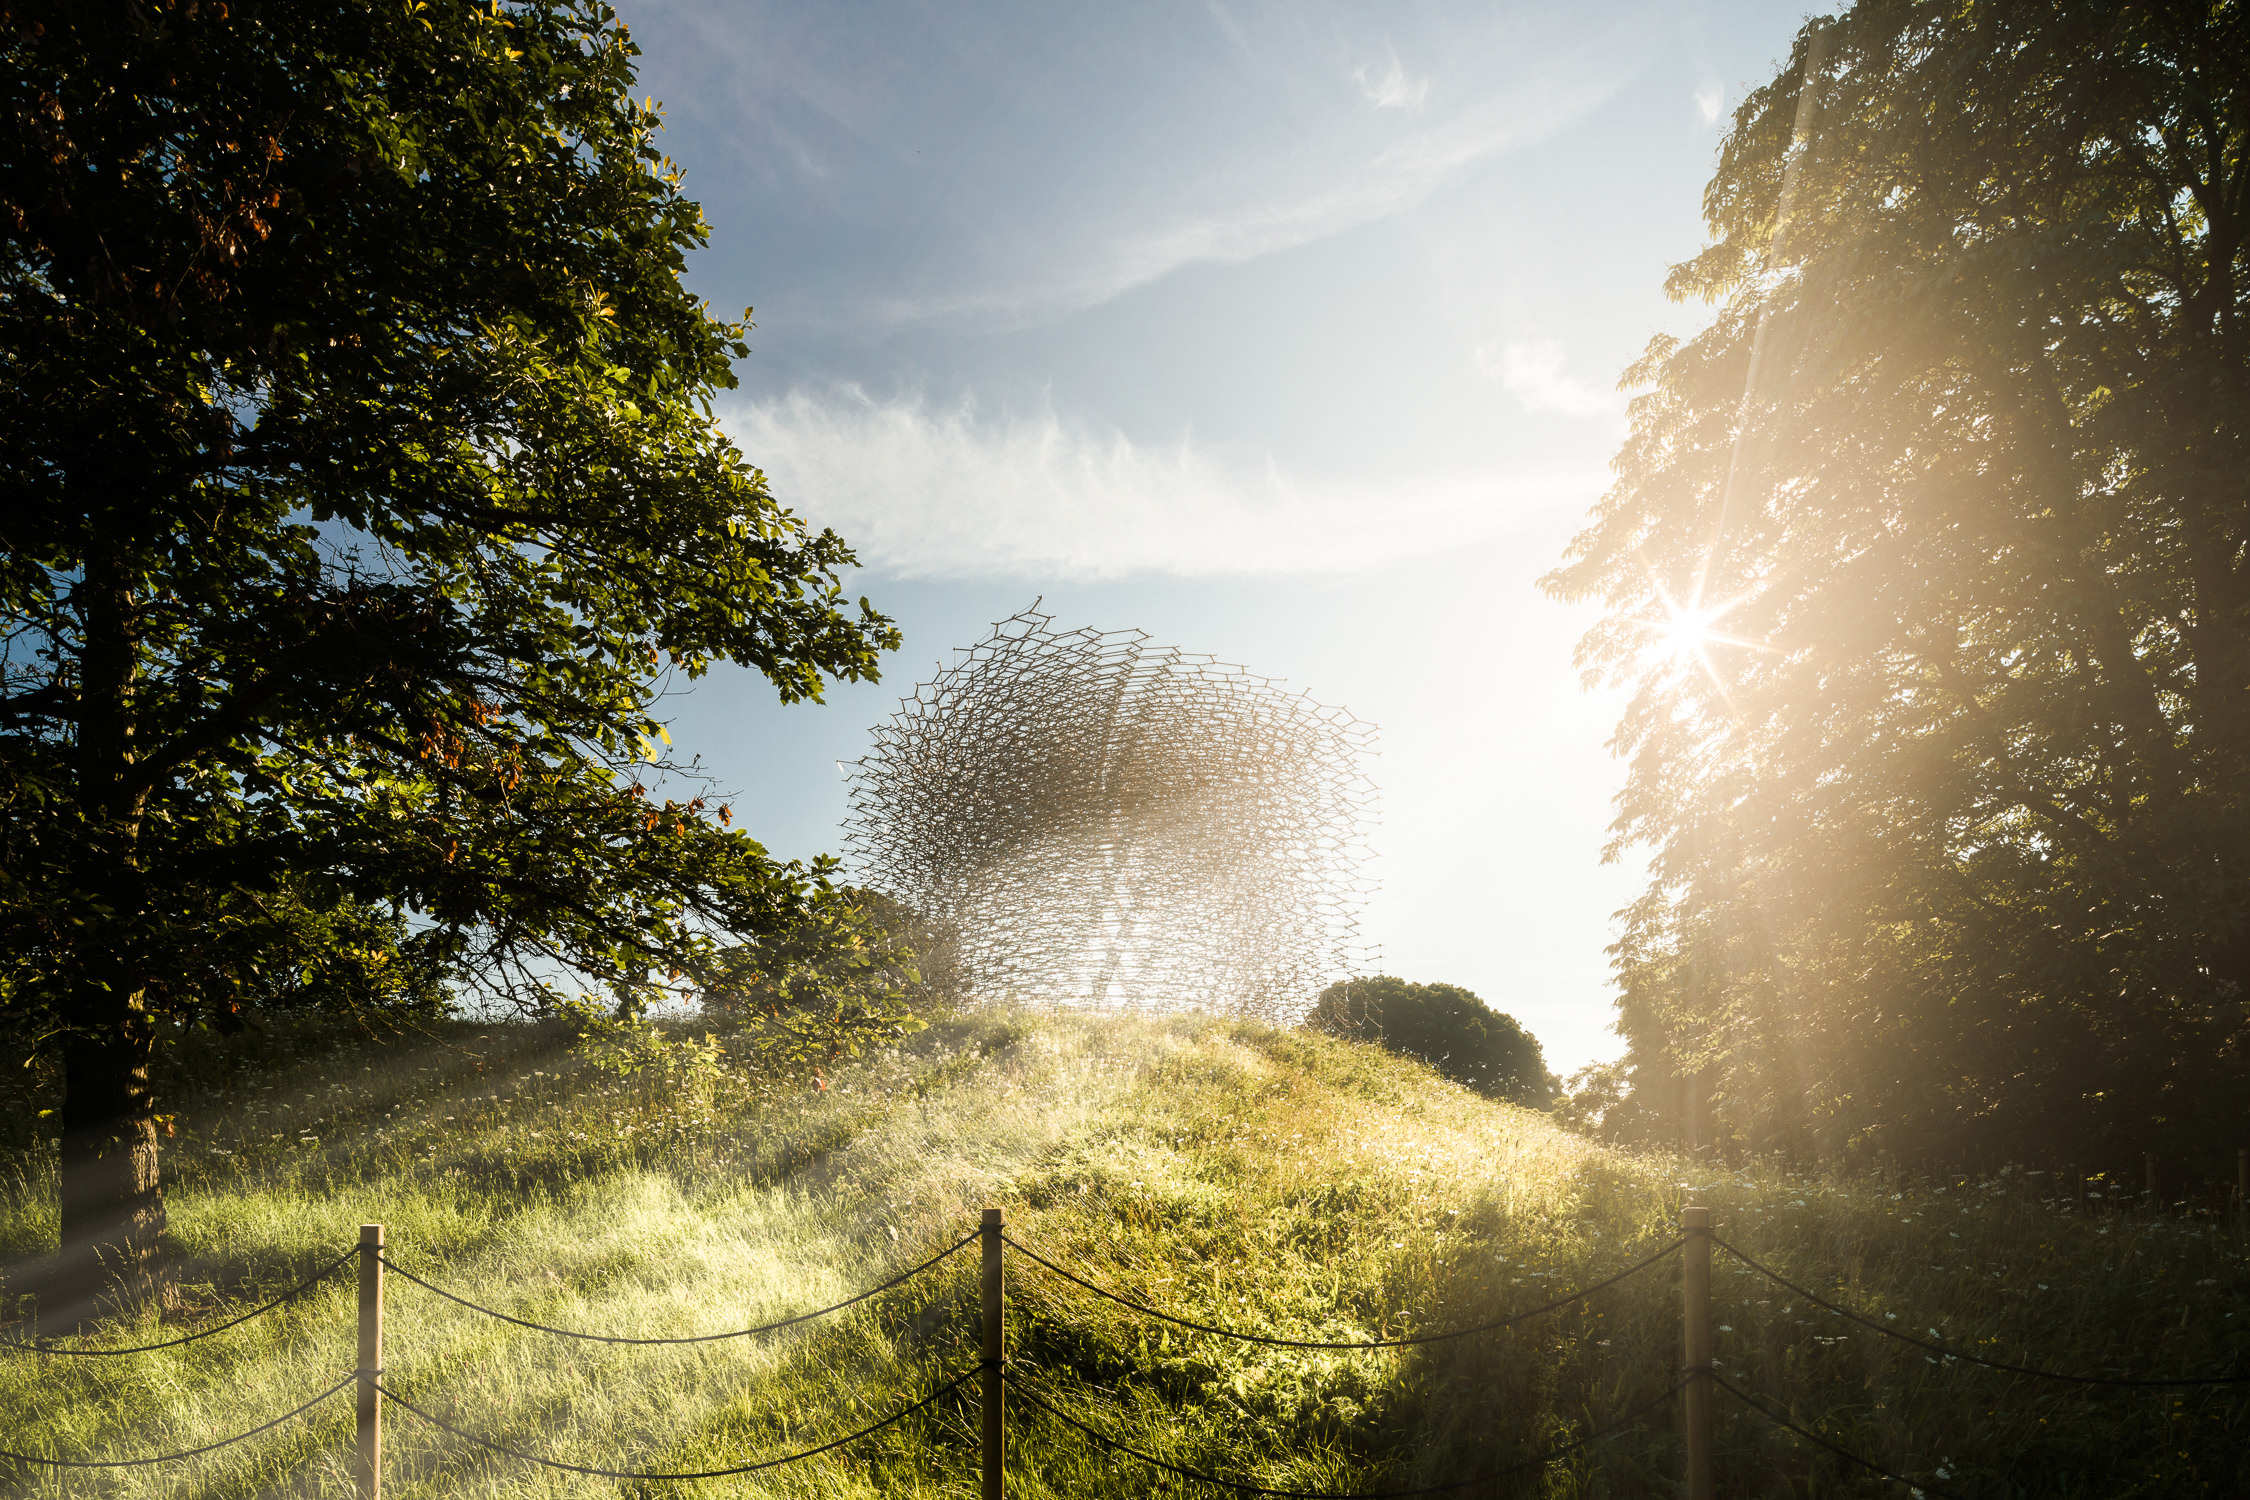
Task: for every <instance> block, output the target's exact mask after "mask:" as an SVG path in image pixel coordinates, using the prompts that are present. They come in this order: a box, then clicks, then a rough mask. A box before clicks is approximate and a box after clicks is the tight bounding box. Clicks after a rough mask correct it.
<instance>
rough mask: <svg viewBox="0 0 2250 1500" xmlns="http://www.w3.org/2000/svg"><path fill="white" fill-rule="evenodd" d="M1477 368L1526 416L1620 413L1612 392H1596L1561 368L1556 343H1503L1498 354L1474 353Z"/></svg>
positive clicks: (1485, 350)
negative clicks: (1529, 414) (1528, 414)
mask: <svg viewBox="0 0 2250 1500" xmlns="http://www.w3.org/2000/svg"><path fill="white" fill-rule="evenodd" d="M1476 362H1477V368H1478V369H1479V370H1480V371H1482V372H1483V373H1484V375H1485V376H1486V377H1487V378H1489V379H1492V380H1497V381H1499V382H1500V388H1501V389H1502V390H1504V391H1506V392H1507V393H1508V394H1509V395H1511V396H1513V397H1515V398H1516V401H1517V402H1518V403H1519V404H1520V405H1521V406H1522V407H1523V409H1524V410H1525V411H1528V412H1556V413H1559V414H1560V415H1563V416H1566V417H1599V416H1607V415H1610V414H1612V413H1615V412H1617V411H1619V410H1620V409H1622V407H1623V406H1624V401H1623V399H1622V398H1621V397H1620V396H1618V394H1617V393H1616V392H1615V391H1604V390H1598V389H1596V388H1595V387H1593V386H1590V385H1588V384H1586V383H1585V382H1584V381H1582V380H1580V379H1579V378H1578V377H1577V376H1575V375H1572V374H1571V373H1569V372H1568V371H1567V370H1565V369H1564V368H1563V346H1562V341H1561V340H1559V339H1543V340H1541V341H1539V342H1538V343H1506V344H1502V345H1501V346H1500V347H1499V348H1498V349H1497V350H1494V349H1489V348H1480V349H1478V350H1477V351H1476Z"/></svg>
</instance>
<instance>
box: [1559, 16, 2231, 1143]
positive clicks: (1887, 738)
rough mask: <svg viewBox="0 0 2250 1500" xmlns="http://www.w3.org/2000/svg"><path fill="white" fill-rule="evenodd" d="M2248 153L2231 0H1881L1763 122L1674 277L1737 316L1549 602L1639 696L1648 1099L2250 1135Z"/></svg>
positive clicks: (1874, 1137)
mask: <svg viewBox="0 0 2250 1500" xmlns="http://www.w3.org/2000/svg"><path fill="white" fill-rule="evenodd" d="M1823 53H1824V57H1823V56H1822V54H1823ZM1808 58H1810V60H1811V64H1812V65H1811V66H1810V67H1809V68H1808V66H1807V63H1808ZM1808 75H1809V81H1807V79H1808ZM1806 91H1809V92H1810V95H1811V97H1810V98H1802V97H1801V94H1802V93H1804V92H1806ZM1801 104H1802V105H1805V106H1807V110H1806V114H1807V117H1808V118H1807V124H1808V125H1809V127H1810V128H1809V129H1806V130H1805V131H1804V132H1803V135H1802V141H1803V144H1802V145H1801V147H1797V148H1793V147H1792V145H1791V142H1792V140H1793V139H1795V138H1797V136H1798V122H1799V119H1800V105H1801ZM2246 140H2250V21H2246V17H2245V7H2244V6H2242V5H2241V4H2239V3H2228V0H2221V3H2218V4H2208V3H2198V4H2167V3H2141V4H2123V5H2120V4H2116V3H2099V4H2097V3H2075V0H1968V3H1931V0H1865V3H1862V4H1859V5H1857V6H1855V7H1854V8H1853V9H1852V10H1851V11H1850V12H1849V13H1848V14H1847V15H1845V16H1843V17H1842V18H1841V19H1840V20H1837V21H1834V22H1826V23H1815V24H1814V25H1811V26H1808V27H1807V28H1806V30H1805V32H1804V33H1803V34H1802V35H1801V36H1800V38H1799V41H1798V46H1797V49H1796V53H1795V56H1794V57H1793V59H1792V61H1791V63H1790V65H1789V66H1788V67H1787V68H1786V69H1785V70H1784V71H1783V72H1782V73H1781V74H1780V75H1779V76H1778V77H1776V78H1775V79H1774V80H1773V81H1772V82H1771V83H1769V84H1767V85H1766V86H1765V87H1763V88H1761V89H1759V90H1758V91H1757V92H1756V93H1754V94H1752V95H1751V96H1750V97H1749V98H1747V99H1746V100H1744V102H1743V104H1742V107H1741V109H1740V110H1739V111H1738V112H1737V114H1736V116H1735V119H1734V124H1733V128H1732V130H1731V132H1730V133H1729V135H1728V136H1727V138H1726V140H1725V143H1724V145H1723V148H1722V151H1721V156H1720V162H1719V168H1718V173H1717V175H1716V177H1715V178H1714V179H1713V181H1712V183H1711V185H1710V187H1709V189H1708V191H1707V193H1706V195H1705V209H1706V214H1707V217H1708V221H1709V225H1710V229H1711V233H1712V236H1713V243H1712V244H1711V245H1710V247H1709V248H1708V249H1707V250H1705V251H1704V252H1703V253H1702V254H1701V255H1699V256H1697V257H1696V258H1695V259H1693V260H1691V261H1689V262H1687V263H1685V264H1683V265H1680V266H1678V267H1676V268H1675V269H1674V271H1673V273H1672V277H1671V281H1670V284H1669V289H1670V290H1671V292H1672V293H1673V295H1674V296H1675V297H1679V298H1689V297H1695V298H1703V299H1707V300H1710V301H1713V302H1716V303H1718V304H1720V311H1719V313H1718V316H1717V318H1716V320H1715V321H1714V322H1713V324H1712V325H1711V326H1710V327H1709V328H1708V329H1706V330H1705V331H1704V332H1703V333H1701V334H1700V335H1698V336H1696V337H1694V338H1692V339H1689V340H1686V341H1684V342H1678V341H1674V340H1671V339H1668V338H1660V339H1658V340H1656V341H1655V342H1654V343H1652V344H1651V346H1650V347H1649V349H1648V351H1647V354H1646V356H1645V357H1644V359H1643V360H1642V361H1641V362H1640V363H1639V364H1638V365H1637V366H1635V367H1634V369H1633V370H1631V371H1630V372H1628V377H1627V378H1628V380H1630V381H1633V382H1637V383H1640V384H1644V385H1647V386H1648V387H1650V389H1648V390H1647V392H1646V393H1645V394H1642V395H1641V396H1639V397H1638V398H1637V399H1636V401H1635V403H1634V406H1633V414H1632V429H1631V435H1630V436H1629V438H1628V439H1627V441H1626V443H1625V446H1624V448H1623V450H1622V451H1621V453H1620V454H1619V456H1618V459H1617V463H1616V469H1617V473H1618V481H1617V484H1616V486H1615V487H1614V488H1613V489H1612V490H1611V491H1610V493H1609V494H1608V495H1607V496H1606V497H1605V498H1604V500H1603V501H1602V502H1601V504H1600V505H1599V507H1598V508H1597V509H1596V511H1595V513H1594V518H1593V521H1592V524H1591V525H1590V526H1589V527H1588V529H1587V530H1586V531H1585V532H1584V533H1583V534H1582V535H1581V536H1580V537H1579V538H1578V540H1577V542H1576V543H1575V544H1574V547H1573V549H1572V553H1571V557H1570V559H1569V561H1568V562H1567V563H1566V564H1565V565H1564V566H1563V567H1561V568H1560V569H1558V570H1557V571H1556V572H1555V573H1554V574H1552V575H1551V576H1550V577H1549V579H1548V580H1547V585H1548V587H1549V588H1550V590H1551V591H1553V592H1554V593H1556V594H1558V595H1561V596H1563V597H1566V598H1572V599H1588V598H1592V599H1600V600H1602V601H1603V602H1604V603H1605V605H1606V612H1605V617H1604V619H1603V620H1602V622H1601V623H1600V624H1599V625H1598V626H1597V627H1596V628H1595V629H1594V630H1593V632H1592V633H1591V634H1590V635H1589V636H1588V637H1587V640H1586V642H1585V644H1584V646H1583V648H1582V654H1581V661H1582V664H1584V665H1585V666H1587V667H1588V668H1589V669H1590V670H1592V671H1594V672H1597V673H1606V674H1610V675H1612V676H1614V677H1617V678H1621V679H1629V680H1631V681H1632V682H1633V683H1634V685H1635V686H1636V688H1637V692H1636V695H1635V697H1634V698H1633V700H1632V702H1631V706H1630V707H1629V709H1628V710H1627V713H1626V716H1625V718H1624V721H1623V723H1622V725H1621V726H1620V728H1619V731H1618V740H1617V744H1618V746H1619V748H1620V749H1621V750H1623V751H1625V752H1628V753H1629V755H1630V770H1629V774H1628V780H1627V784H1626V786H1625V789H1624V791H1623V793H1622V794H1621V799H1620V802H1619V816H1618V820H1617V823H1616V826H1615V833H1616V837H1617V840H1618V844H1619V846H1620V847H1622V846H1625V845H1631V844H1636V843H1640V844H1646V845H1648V846H1651V847H1652V848H1653V853H1654V860H1653V876H1652V881H1651V884H1650V886H1649V889H1648V890H1647V892H1646V894H1645V895H1644V896H1643V897H1642V898H1641V899H1640V900H1639V902H1638V903H1637V904H1636V905H1635V906H1634V907H1633V908H1632V909H1631V911H1630V913H1629V917H1628V922H1627V926H1626V930H1625V933H1624V936H1623V938H1622V940H1621V942H1620V944H1619V945H1618V947H1617V949H1616V950H1615V954H1616V959H1617V967H1618V973H1619V977H1620V979H1621V982H1622V988H1623V994H1622V1000H1621V1004H1622V1019H1623V1025H1624V1028H1625V1030H1626V1031H1627V1033H1628V1035H1629V1037H1630V1043H1631V1059H1630V1060H1631V1064H1632V1071H1633V1074H1634V1078H1635V1082H1636V1088H1635V1090H1634V1098H1633V1100H1632V1101H1631V1108H1632V1109H1633V1110H1636V1111H1638V1112H1639V1114H1640V1116H1641V1118H1642V1119H1643V1120H1644V1121H1645V1122H1647V1123H1649V1124H1651V1125H1654V1126H1658V1127H1661V1128H1664V1129H1666V1130H1693V1129H1696V1128H1698V1127H1697V1126H1696V1125H1695V1123H1694V1122H1693V1121H1692V1120H1691V1119H1687V1118H1683V1115H1684V1114H1687V1113H1692V1112H1694V1111H1695V1110H1696V1108H1697V1107H1698V1106H1696V1105H1695V1104H1694V1103H1693V1101H1694V1100H1695V1098H1696V1097H1697V1096H1698V1095H1699V1094H1700V1095H1702V1096H1703V1097H1704V1098H1705V1100H1706V1101H1707V1103H1706V1105H1705V1106H1702V1107H1703V1108H1707V1110H1708V1122H1707V1125H1706V1126H1705V1127H1702V1128H1705V1129H1707V1131H1708V1135H1707V1138H1708V1139H1712V1140H1716V1141H1720V1142H1727V1141H1732V1142H1736V1143H1742V1144H1749V1145H1754V1146H1793V1147H1797V1148H1802V1149H1812V1150H1843V1149H1850V1148H1872V1149H1882V1150H1888V1151H1892V1152H1895V1153H1898V1154H1901V1155H1913V1154H1919V1153H1922V1152H1926V1151H1930V1150H1940V1151H1943V1150H1949V1149H1958V1148H1965V1147H1967V1146H1970V1145H1976V1146H1981V1147H1988V1148H1992V1149H1996V1150H2002V1151H2010V1150H2016V1151H2045V1150H2048V1149H2052V1148H2054V1147H2058V1146H2060V1145H2062V1144H2064V1143H2065V1142H2073V1143H2077V1144H2080V1145H2084V1146H2088V1147H2092V1148H2099V1147H2101V1146H2102V1145H2104V1144H2107V1145H2109V1146H2112V1147H2115V1148H2119V1149H2122V1148H2123V1147H2125V1146H2127V1145H2133V1146H2147V1147H2154V1148H2157V1149H2165V1148H2167V1147H2168V1146H2172V1145H2175V1144H2177V1143H2181V1142H2185V1141H2188V1140H2191V1139H2193V1138H2194V1137H2195V1135H2196V1134H2197V1133H2198V1132H2199V1131H2201V1130H2204V1129H2208V1128H2210V1127H2212V1126H2213V1125H2215V1124H2216V1123H2218V1122H2220V1121H2225V1122H2227V1124H2228V1125H2229V1126H2230V1127H2232V1128H2231V1129H2230V1130H2229V1131H2227V1132H2226V1133H2225V1134H2224V1138H2225V1139H2229V1140H2232V1139H2236V1138H2237V1137H2238V1135H2239V1128H2240V1127H2241V1126H2242V1124H2243V1123H2244V1111H2245V1108H2246V1106H2250V1089H2245V1088H2244V1086H2243V1085H2244V1082H2245V1079H2244V1072H2243V1061H2244V1057H2243V1049H2244V1045H2245V1042H2246V1040H2250V1008H2246V1004H2245V1002H2246V1001H2250V503H2246V502H2250V430H2246V429H2250V329H2246V326H2245V314H2246V313H2250V305H2246V302H2245V297H2246V296H2250V263H2246V256H2250V159H2246V155H2245V145H2246ZM1785 197H1786V199H1787V200H1788V201H1787V202H1786V203H1785V202H1784V199H1785ZM1785 221H1786V222H1785ZM1746 392H1747V394H1746Z"/></svg>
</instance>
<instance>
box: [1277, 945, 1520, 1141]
mask: <svg viewBox="0 0 2250 1500" xmlns="http://www.w3.org/2000/svg"><path fill="white" fill-rule="evenodd" d="M1305 1025H1306V1026H1307V1027H1308V1028H1309V1029H1311V1030H1313V1031H1319V1032H1324V1033H1326V1034H1327V1035H1330V1036H1340V1037H1350V1038H1353V1039H1356V1040H1359V1041H1366V1042H1374V1043H1375V1044H1377V1045H1378V1046H1381V1047H1384V1048H1387V1049H1388V1050H1390V1051H1392V1052H1396V1053H1399V1054H1401V1055H1402V1056H1406V1057H1416V1058H1420V1059H1421V1060H1422V1061H1423V1062H1426V1063H1428V1064H1429V1065H1430V1066H1431V1067H1433V1068H1435V1069H1437V1071H1438V1072H1439V1073H1441V1074H1443V1075H1444V1076H1446V1077H1447V1078H1450V1079H1452V1080H1453V1081H1454V1082H1456V1083H1461V1084H1466V1085H1467V1086H1468V1087H1470V1088H1472V1089H1475V1090H1476V1091H1477V1092H1478V1093H1480V1094H1483V1095H1484V1096H1485V1097H1487V1098H1490V1099H1507V1100H1511V1101H1513V1102H1515V1103H1517V1104H1528V1105H1530V1106H1532V1107H1533V1108H1535V1109H1545V1108H1546V1107H1547V1106H1548V1104H1550V1103H1551V1102H1552V1101H1553V1099H1554V1094H1555V1079H1554V1076H1553V1075H1552V1074H1550V1073H1549V1072H1548V1071H1547V1061H1546V1058H1545V1057H1544V1056H1543V1055H1541V1053H1540V1050H1539V1042H1538V1039H1537V1038H1535V1037H1534V1036H1532V1034H1531V1033H1530V1032H1528V1031H1526V1030H1524V1029H1523V1028H1522V1027H1521V1026H1519V1025H1517V1024H1516V1022H1515V1018H1514V1017H1512V1016H1504V1015H1502V1014H1500V1012H1498V1011H1496V1010H1494V1009H1493V1008H1492V1007H1491V1006H1489V1005H1487V1004H1485V1003H1484V1002H1483V1001H1482V1000H1480V999H1478V998H1477V997H1476V996H1475V995H1473V994H1471V993H1470V992H1469V991H1467V990H1465V989H1462V988H1461V987H1460V986H1459V985H1456V984H1408V983H1407V982H1406V981H1405V980H1403V979H1395V978H1393V977H1391V976H1390V975H1388V974H1378V975H1376V976H1375V977H1374V978H1372V979H1345V980H1339V981H1338V982H1336V983H1335V984H1332V985H1330V986H1329V987H1328V988H1327V989H1325V990H1322V991H1321V992H1320V1000H1319V1002H1318V1003H1317V1004H1315V1005H1314V1006H1313V1008H1312V1013H1311V1014H1310V1015H1308V1016H1306V1017H1305Z"/></svg>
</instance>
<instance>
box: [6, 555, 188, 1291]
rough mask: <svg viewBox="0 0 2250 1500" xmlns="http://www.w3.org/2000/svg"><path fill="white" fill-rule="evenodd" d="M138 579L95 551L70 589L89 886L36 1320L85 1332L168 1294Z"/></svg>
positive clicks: (70, 1009)
mask: <svg viewBox="0 0 2250 1500" xmlns="http://www.w3.org/2000/svg"><path fill="white" fill-rule="evenodd" d="M128 578H129V574H128V572H127V570H126V569H125V568H124V567H123V566H122V565H121V564H120V562H119V559H118V557H117V556H116V555H115V554H114V553H110V552H104V551H100V550H97V551H96V552H95V553H94V554H93V555H92V556H90V557H88V558H87V560H86V573H85V577H84V578H83V579H82V580H81V581H80V583H79V586H78V587H77V588H76V589H74V590H72V602H73V604H74V605H75V606H76V607H77V609H78V611H79V618H80V622H81V628H82V631H83V645H82V647H81V651H80V656H79V703H78V734H77V744H76V746H75V749H76V756H75V760H76V765H75V767H74V770H75V772H76V781H77V787H76V790H77V794H78V806H79V810H80V815H81V816H82V817H83V819H84V820H85V825H86V827H87V829H88V830H89V833H90V834H91V836H90V837H88V838H86V839H85V840H84V841H83V842H82V843H81V844H80V846H79V850H78V855H77V858H78V863H79V872H78V879H77V882H76V883H77V885H78V888H79V889H80V890H81V891H83V892H85V894H86V898H87V899H86V904H85V911H84V914H83V916H82V918H81V920H80V921H79V923H78V926H77V929H76V931H77V951H76V952H75V953H74V954H73V955H71V960H72V961H71V972H70V975H69V979H68V984H69V989H68V991H67V992H66V994H65V995H64V997H63V1006H62V1017H61V1019H62V1020H63V1022H64V1024H65V1027H66V1028H67V1029H66V1030H65V1032H64V1038H63V1110H62V1120H63V1132H62V1245H61V1255H60V1257H59V1259H58V1261H57V1263H56V1268H55V1275H54V1277H53V1278H52V1279H51V1280H50V1281H49V1282H48V1284H47V1286H46V1287H45V1288H44V1289H43V1290H42V1293H41V1296H40V1308H39V1311H40V1321H41V1322H42V1323H43V1324H45V1325H46V1326H47V1327H49V1328H57V1329H62V1328H67V1329H73V1330H78V1331H83V1330H85V1329H87V1328H88V1327H90V1326H91V1325H92V1324H93V1323H94V1322H95V1320H97V1319H99V1318H101V1317H104V1316H108V1315H114V1314H116V1313H120V1312H125V1311H129V1310H132V1309H135V1308H141V1307H146V1306H149V1305H150V1304H152V1303H153V1304H155V1305H157V1306H159V1307H161V1306H164V1305H166V1304H168V1303H169V1302H170V1300H171V1287H170V1284H169V1280H168V1278H167V1276H166V1274H165V1270H164V1265H163V1259H162V1248H163V1245H162V1242H163V1235H164V1193H163V1187H162V1184H161V1183H160V1181H159V1179H158V1175H157V1148H156V1101H155V1099H154V1098H153V1096H152V1095H151V1094H150V1092H149V1062H150V1059H151V1057H152V1055H153V1053H154V1050H155V1042H156V1033H155V1027H154V1025H153V1022H152V1018H151V1016H150V1015H149V1010H148V1004H147V997H148V977H147V976H148V972H149V969H148V959H147V951H146V935H145V933H144V931H143V924H144V923H145V921H146V919H147V915H148V903H147V893H146V891H145V890H144V889H143V885H142V873H141V858H140V834H141V818H142V812H143V803H144V801H145V798H146V791H145V789H143V788H140V787H139V785H138V783H137V781H136V778H135V777H134V775H133V771H134V762H135V759H136V751H137V748H138V747H137V744H136V738H137V735H136V730H137V725H136V723H135V713H134V708H135V705H134V679H135V678H136V676H137V675H138V665H139V663H138V644H137V638H136V631H137V618H136V614H135V608H134V600H133V594H132V590H131V587H130V584H129V582H128Z"/></svg>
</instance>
